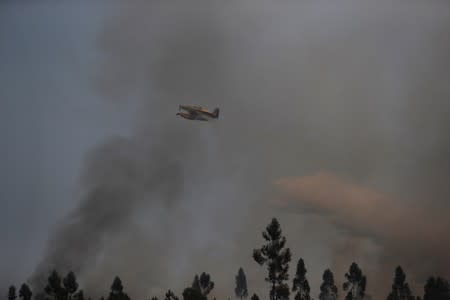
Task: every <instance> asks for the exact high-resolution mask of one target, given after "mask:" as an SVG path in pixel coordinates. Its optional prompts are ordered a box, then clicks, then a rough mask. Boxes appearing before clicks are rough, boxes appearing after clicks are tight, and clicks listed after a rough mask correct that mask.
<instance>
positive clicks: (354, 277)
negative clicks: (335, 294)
mask: <svg viewBox="0 0 450 300" xmlns="http://www.w3.org/2000/svg"><path fill="white" fill-rule="evenodd" d="M345 278H346V279H347V281H346V282H344V284H343V285H342V287H343V288H344V291H348V293H347V296H346V297H345V300H359V299H363V298H364V295H365V291H366V276H364V275H363V274H362V271H361V269H360V268H359V267H358V265H357V264H356V263H352V264H351V266H350V269H349V272H348V273H345Z"/></svg>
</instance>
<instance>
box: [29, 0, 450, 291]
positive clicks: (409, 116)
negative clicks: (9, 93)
mask: <svg viewBox="0 0 450 300" xmlns="http://www.w3.org/2000/svg"><path fill="white" fill-rule="evenodd" d="M113 5H117V6H114V7H113V8H114V10H115V11H116V12H117V15H115V16H113V17H111V20H110V23H109V24H107V26H106V28H105V30H104V32H103V33H102V34H101V35H100V36H99V39H98V43H99V47H100V48H101V50H102V53H103V56H102V57H101V61H100V64H101V67H100V68H99V70H98V73H97V74H95V76H94V77H93V82H94V83H93V86H94V88H95V89H96V90H97V91H98V92H99V93H100V94H101V95H102V96H103V97H104V98H105V100H106V102H107V103H108V104H106V105H119V106H123V107H129V106H133V107H135V108H136V110H137V111H138V113H137V114H136V124H135V130H134V135H133V136H130V137H121V138H114V139H112V140H111V141H109V142H107V143H105V144H104V145H101V146H99V147H97V148H96V149H94V150H93V151H92V153H91V154H90V155H88V157H87V159H86V165H85V170H84V174H83V176H82V182H81V187H82V190H83V194H84V196H83V197H82V199H81V201H80V205H79V206H78V208H77V209H76V210H75V211H74V212H73V213H72V214H70V215H69V216H67V218H65V219H64V220H62V223H61V226H60V228H59V229H57V230H56V233H55V235H54V238H53V239H52V240H51V241H50V242H49V245H48V252H47V255H46V257H45V258H44V260H43V262H42V264H41V265H40V266H39V267H38V268H37V271H36V274H37V275H36V278H38V276H41V275H42V274H45V272H44V271H47V270H48V269H50V268H52V267H55V268H57V269H59V270H61V271H62V272H63V271H65V270H68V269H72V270H74V271H75V272H77V274H79V275H80V277H81V278H82V281H83V284H84V286H85V287H86V289H87V290H88V292H89V293H92V294H93V295H95V296H97V295H100V294H105V293H106V291H107V290H108V288H109V284H110V282H111V281H112V279H113V277H114V276H115V275H120V276H121V277H122V279H123V281H124V285H125V289H126V291H127V290H128V291H129V293H130V294H131V296H135V297H141V298H142V297H149V296H151V295H161V294H162V293H163V291H164V290H166V289H168V288H171V289H175V291H176V292H178V293H180V292H181V291H182V288H183V287H185V286H187V285H189V284H190V283H191V280H192V277H193V276H194V274H196V273H199V272H202V271H206V272H209V273H211V275H212V278H213V280H214V281H215V282H216V289H215V291H214V293H215V295H217V296H218V297H220V298H225V297H229V296H232V293H233V280H234V277H233V276H234V275H235V273H236V272H237V270H238V268H239V267H240V266H243V267H244V270H246V273H247V276H248V279H249V288H250V289H251V290H252V291H256V292H257V293H259V294H260V295H264V294H266V291H267V290H266V287H265V285H264V281H263V278H264V270H263V269H262V268H259V267H258V266H256V263H254V262H253V261H252V258H251V252H252V249H253V248H256V247H258V246H259V245H260V243H262V239H261V237H260V232H261V230H262V229H263V228H264V226H265V225H266V223H267V222H269V220H270V217H272V216H276V217H278V218H279V219H280V222H281V225H282V227H283V229H284V231H285V233H286V235H287V238H288V241H289V245H288V246H290V247H291V248H293V253H294V259H297V258H298V257H300V256H301V257H303V258H304V259H305V261H306V263H307V268H308V270H309V271H308V275H309V276H310V280H311V282H312V290H313V291H314V294H315V293H316V292H317V290H318V286H319V284H320V282H319V280H320V278H321V273H322V272H323V270H324V269H325V268H326V267H328V266H330V265H331V264H333V261H335V259H336V255H345V256H346V259H351V257H364V255H366V254H367V251H366V249H367V248H366V247H364V246H361V244H360V243H359V242H358V241H357V240H356V242H355V239H354V238H353V237H351V236H348V235H346V234H345V233H342V232H340V231H339V230H337V229H334V228H330V226H329V225H328V224H327V220H326V218H325V219H324V218H321V217H320V216H315V215H313V216H311V215H302V217H299V216H298V215H294V214H290V213H288V212H286V211H284V210H278V209H276V208H274V207H272V206H271V205H270V204H269V201H268V200H270V198H271V195H272V194H271V183H272V182H273V180H275V179H277V178H281V177H285V176H303V175H306V174H311V173H315V172H316V171H317V170H321V169H326V170H330V171H332V172H337V173H338V174H344V175H345V176H348V177H350V178H352V179H353V180H354V181H356V182H357V183H361V184H365V185H367V186H373V187H375V188H376V189H377V190H382V191H386V192H392V193H395V194H401V195H402V196H403V197H402V199H410V200H408V201H411V202H417V201H423V200H422V199H428V200H427V201H429V206H430V207H440V208H448V203H447V202H446V199H447V198H448V196H449V195H450V191H449V189H448V184H446V182H445V178H446V175H445V174H448V171H449V168H450V160H449V158H448V156H447V155H446V153H448V151H447V150H448V149H449V148H450V143H449V138H448V134H447V133H448V130H449V129H450V121H449V120H450V119H449V118H448V117H447V113H448V112H449V111H450V102H449V101H448V99H449V96H450V89H449V88H448V82H450V81H449V80H450V71H449V70H450V54H449V53H450V41H449V37H448V29H449V28H450V9H449V6H450V5H449V4H447V3H444V2H439V1H431V2H427V3H426V4H425V3H421V2H409V3H400V2H399V3H397V4H392V3H385V2H383V1H382V2H377V3H373V4H361V3H357V2H354V1H340V2H339V3H336V2H333V3H327V2H317V3H308V2H302V3H288V2H285V3H277V4H275V3H273V2H268V1H245V2H236V1H231V2H226V3H225V2H218V1H208V2H195V3H192V2H190V3H189V4H187V3H185V2H172V3H166V2H162V1H161V2H150V3H140V2H139V3H132V4H126V5H123V4H122V5H119V4H113ZM190 103H192V104H200V105H204V106H207V107H210V108H214V107H216V106H217V107H220V108H221V118H220V120H218V121H217V122H213V123H202V122H200V123H196V122H187V121H185V120H180V119H177V118H176V117H175V113H176V110H177V107H178V105H179V104H190ZM419 183H420V184H419ZM418 195H421V196H423V195H426V196H427V197H425V198H424V197H418ZM336 201H339V199H336ZM408 201H404V202H402V203H399V205H408ZM342 241H343V242H342ZM353 244H354V245H353ZM337 245H338V246H337ZM350 248H351V249H352V251H347V250H345V249H350ZM343 249H344V250H345V251H344V250H343ZM343 253H344V254H343ZM370 254H371V255H374V256H380V257H382V256H383V249H377V250H376V251H373V252H370ZM364 262H365V263H366V264H368V265H365V266H362V267H363V269H364V267H365V269H366V270H371V269H373V266H371V265H369V264H370V263H371V262H372V263H373V262H374V260H370V259H366V260H365V261H364ZM418 263H419V264H420V262H418ZM337 268H338V269H336V270H334V271H335V276H336V277H337V279H338V281H339V280H340V278H341V277H343V274H344V272H345V270H344V269H342V268H340V267H337ZM372 275H373V276H378V275H375V274H371V273H370V271H369V274H368V277H369V291H370V292H371V293H372V294H373V295H375V296H379V297H381V296H384V294H385V293H386V291H387V289H388V286H371V285H370V282H371V276H372ZM383 276H389V277H390V276H392V275H391V274H383ZM36 280H37V281H38V279H36ZM41 280H42V279H41ZM374 282H376V280H374Z"/></svg>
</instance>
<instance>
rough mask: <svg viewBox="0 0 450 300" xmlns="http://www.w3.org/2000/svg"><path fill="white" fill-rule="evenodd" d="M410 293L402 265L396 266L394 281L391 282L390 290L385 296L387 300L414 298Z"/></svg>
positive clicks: (410, 299)
mask: <svg viewBox="0 0 450 300" xmlns="http://www.w3.org/2000/svg"><path fill="white" fill-rule="evenodd" d="M414 299H415V298H414V296H412V295H411V290H410V289H409V286H408V283H406V275H405V272H403V269H402V267H400V266H398V267H397V268H396V269H395V277H394V283H393V284H392V291H391V293H390V294H389V296H388V297H387V300H414Z"/></svg>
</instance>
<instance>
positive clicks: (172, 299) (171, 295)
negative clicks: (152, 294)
mask: <svg viewBox="0 0 450 300" xmlns="http://www.w3.org/2000/svg"><path fill="white" fill-rule="evenodd" d="M164 300H178V297H177V296H175V294H174V293H173V292H172V291H171V290H168V291H167V293H166V297H165V298H164Z"/></svg>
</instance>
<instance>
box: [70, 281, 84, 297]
mask: <svg viewBox="0 0 450 300" xmlns="http://www.w3.org/2000/svg"><path fill="white" fill-rule="evenodd" d="M77 286H78V285H77ZM72 294H73V297H72V298H73V300H84V293H83V290H79V291H78V292H77V293H75V292H73V293H72Z"/></svg>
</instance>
